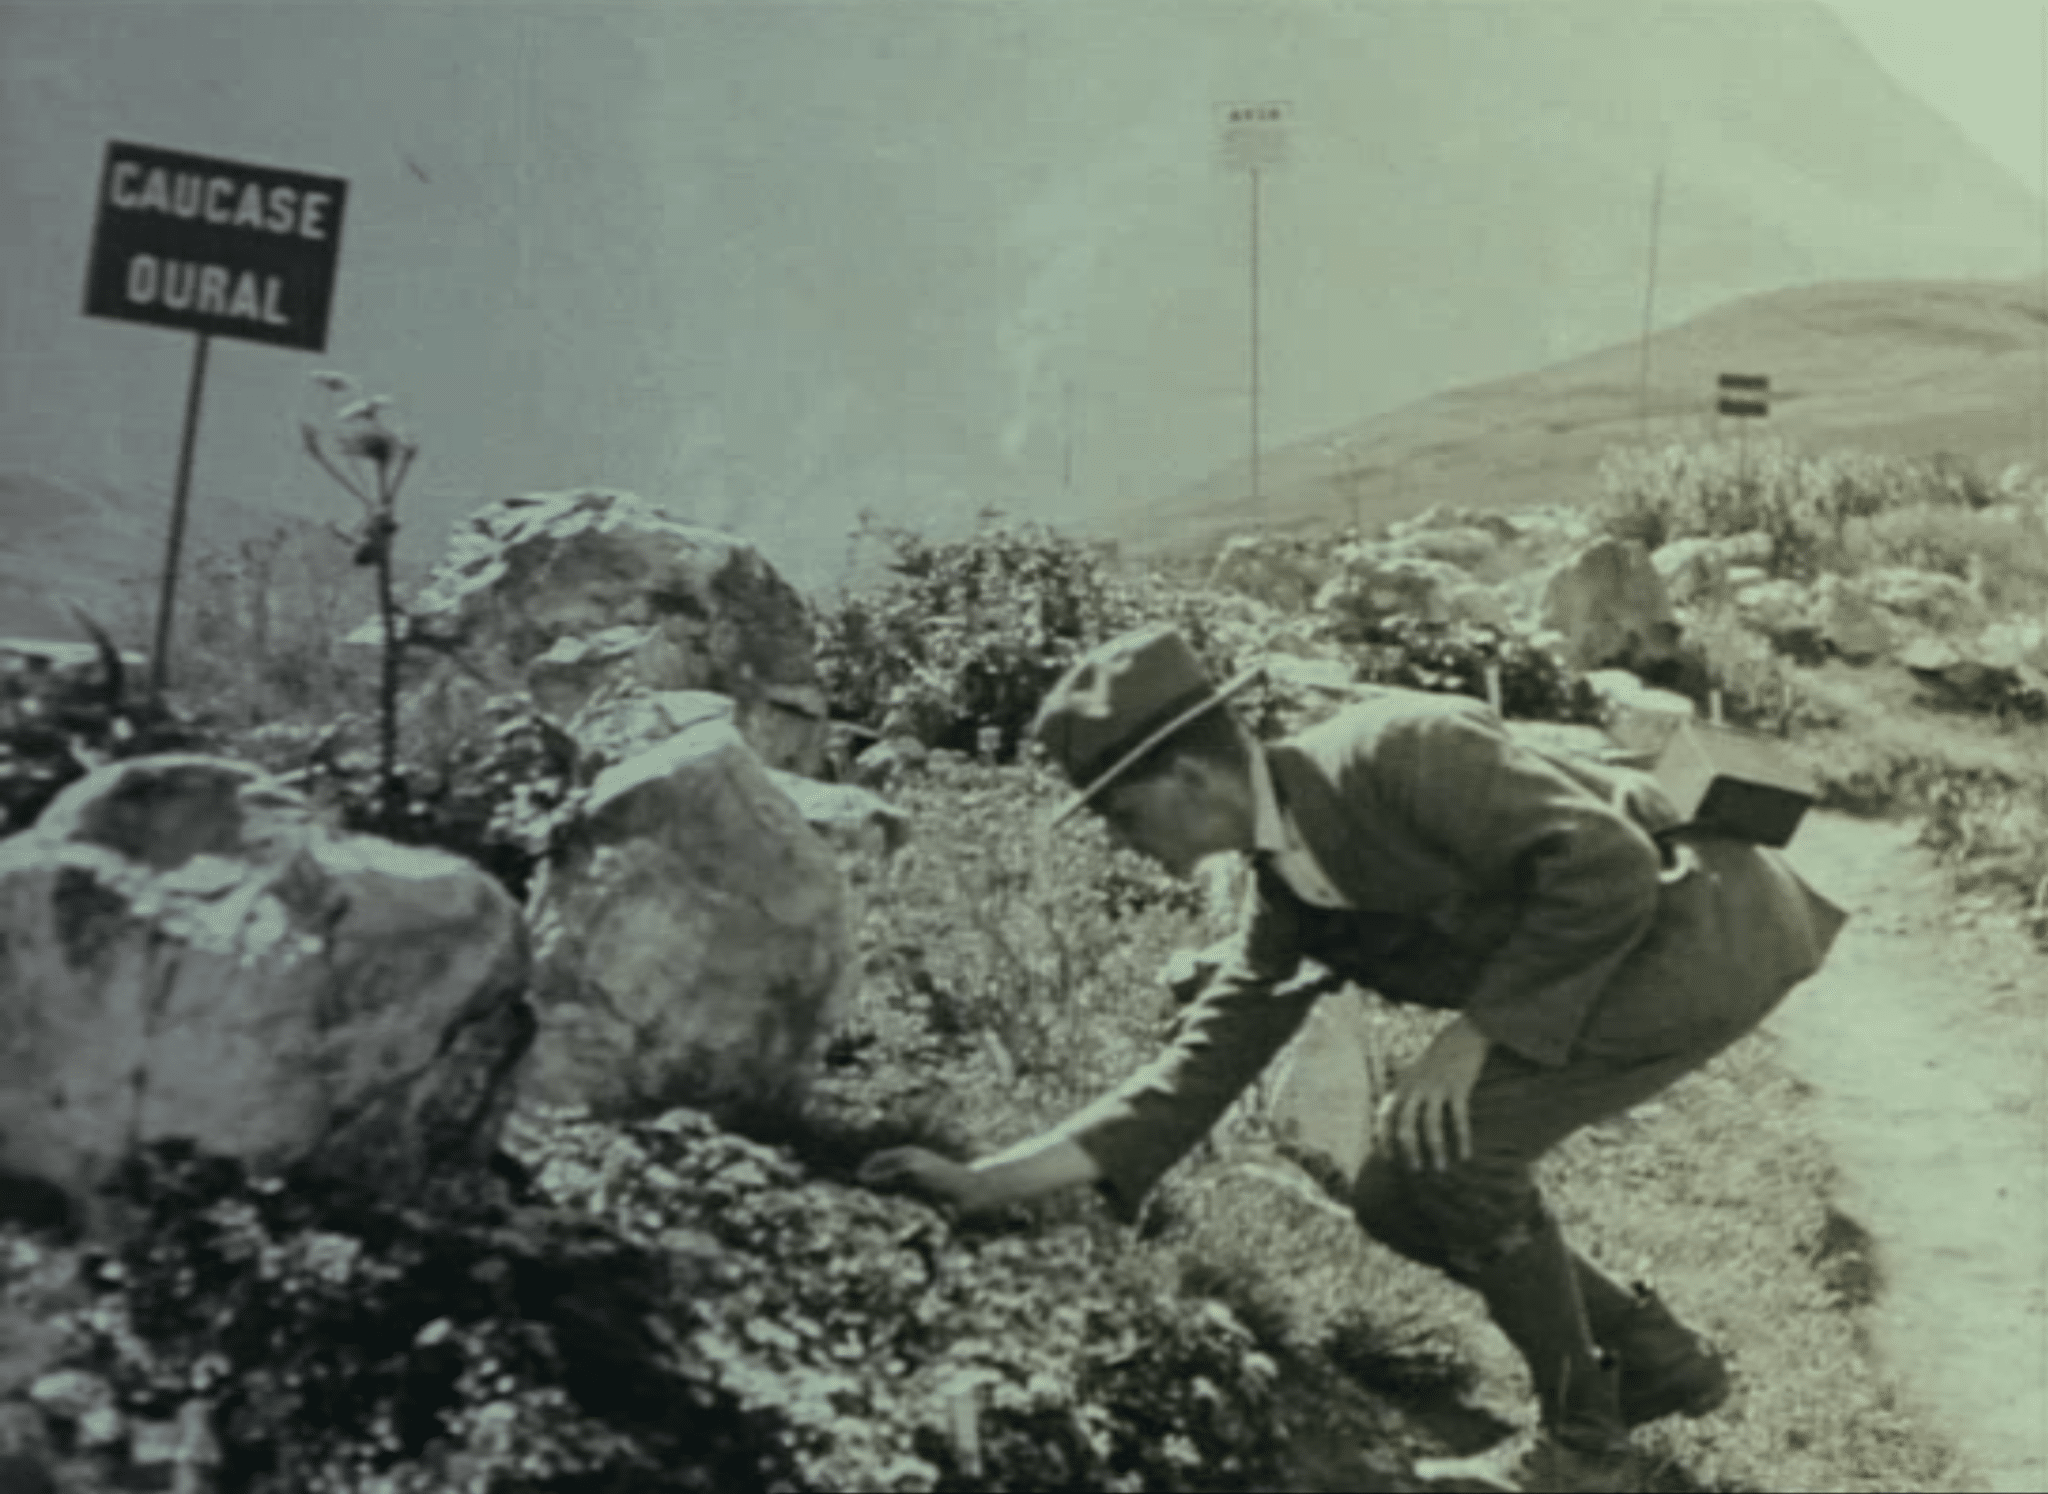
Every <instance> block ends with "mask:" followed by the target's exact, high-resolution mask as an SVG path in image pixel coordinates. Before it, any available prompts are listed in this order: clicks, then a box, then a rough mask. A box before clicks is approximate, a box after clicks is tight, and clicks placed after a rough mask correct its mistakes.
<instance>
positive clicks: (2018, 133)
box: [1762, 0, 2048, 191]
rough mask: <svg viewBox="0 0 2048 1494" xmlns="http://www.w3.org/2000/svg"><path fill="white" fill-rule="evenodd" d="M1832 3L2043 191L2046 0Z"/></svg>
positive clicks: (1912, 83) (1997, 156)
mask: <svg viewBox="0 0 2048 1494" xmlns="http://www.w3.org/2000/svg"><path fill="white" fill-rule="evenodd" d="M1762 3H1763V4H1764V5H1768V4H1769V3H1770V0H1762ZM1829 6H1830V8H1831V9H1832V10H1833V11H1834V12H1835V13H1836V14H1837V15H1838V16H1840V17H1841V18H1842V21H1843V22H1844V24H1846V25H1847V26H1848V27H1849V29H1850V30H1852V31H1854V32H1855V33H1856V36H1857V38H1858V39H1859V40H1860V41H1862V43H1863V45H1864V46H1865V47H1867V48H1869V49H1870V53H1871V55H1872V56H1874V57H1875V58H1876V59H1877V60H1878V62H1879V63H1880V64H1881V65H1882V66H1883V67H1884V68H1885V69H1886V70H1887V71H1889V72H1890V73H1891V74H1892V75H1893V76H1894V77H1896V78H1897V79H1898V80H1899V81H1900V82H1901V83H1903V84H1905V85H1906V86H1907V87H1908V88H1910V89H1912V90H1913V91H1914V92H1915V93H1917V94H1919V95H1920V96H1921V97H1922V98H1924V99H1926V100H1927V102H1928V103H1930V104H1932V105H1933V106H1934V107H1935V108H1936V109H1939V110H1940V111H1941V112H1942V113H1943V114H1946V115H1947V116H1948V117H1949V118H1950V119H1952V120H1954V121H1955V123H1956V125H1957V127H1958V128H1960V129H1961V130H1962V131H1963V133H1964V134H1966V135H1968V136H1969V137H1970V138H1971V140H1973V141H1974V142H1975V143H1976V144H1977V145H1978V146H1980V147H1981V148H1982V149H1983V150H1984V151H1985V152H1986V153H1987V154H1989V155H1990V156H1991V157H1992V159H1993V160H1995V161H1997V162H1998V163H1999V164H2000V165H2001V166H2003V167H2005V168H2006V169H2007V170H2008V171H2010V172H2012V173H2013V175H2015V176H2017V177H2018V178H2019V179H2020V180H2021V181H2022V182H2024V183H2026V184H2027V186H2028V187H2029V188H2031V189H2033V190H2035V191H2039V190H2040V182H2041V98H2042V91H2043V80H2042V42H2041V30H2042V24H2043V23H2042V16H2043V13H2044V11H2048V7H2044V6H2043V5H2041V4H2040V3H2039V0H1829Z"/></svg>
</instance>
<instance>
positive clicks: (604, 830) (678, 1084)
mask: <svg viewBox="0 0 2048 1494" xmlns="http://www.w3.org/2000/svg"><path fill="white" fill-rule="evenodd" d="M529 916H530V918H531V921H532V926H533V931H534V946H535V967H536V968H535V977H534V990H533V996H534V1003H535V1006H536V1008H537V1010H538V1013H539V1017H540V1034H539V1036H538V1038H537V1040H536V1042H535V1046H534V1057H533V1063H532V1067H531V1069H530V1071H529V1073H528V1075H527V1078H526V1079H525V1080H524V1081H523V1086H522V1089H523V1093H524V1094H525V1095H527V1096H529V1097H531V1098H533V1099H535V1100H539V1101H544V1102H547V1103H553V1104H580V1105H589V1106H591V1107H593V1109H595V1110H597V1111H598V1112H600V1113H605V1114H615V1115H625V1114H643V1113H644V1114H651V1113H655V1112H657V1111H659V1110H662V1109H664V1108H666V1107H668V1106H670V1105H675V1104H692V1105H698V1106H702V1107H705V1108H709V1109H713V1110H719V1111H729V1112H732V1111H742V1110H748V1109H773V1108H778V1107H781V1106H784V1105H787V1104H789V1103H792V1102H793V1101H794V1100H795V1099H796V1098H798V1097H799V1096H800V1095H801V1094H802V1092H803V1090H804V1089H805V1087H806V1084H807V1082H808V1078H809V1074H810V1065H811V1063H812V1060H813V1057H814V1055H815V1053H816V1051H817V1048H818V1046H819V1043H820V1040H821V1039H822V1038H823V1036H824V1035H825V1033H826V1031H827V1029H828V1028H829V1026H830V1023H831V1021H832V1018H833V1016H834V1013H835V1010H836V1006H837V1003H838V1001H839V1000H840V997H841V994H842V987H843V986H844V984H845V982H846V981H847V980H848V979H849V976H850V971H851V956H850V943H849V934H848V926H847V917H846V897H845V891H844V886H843V883H842V880H841V877H840V873H839V868H838V865H837V863H836V861H835V860H834V858H833V855H832V852H831V851H830V849H829V848H828V847H827V846H826V844H825V843H824V841H823V840H821V839H820V838H819V837H818V835H816V834H815V833H814V832H813V831H812V830H811V829H810V828H809V827H808V826H807V825H806V824H805V823H804V818H803V814H802V813H801V812H800V811H799V810H798V808H797V807H796V805H795V804H794V803H792V802H791V800H790V797H789V795H788V794H787V793H785V792H784V791H783V790H782V789H781V788H779V787H777V786H776V784H775V782H774V781H773V780H772V779H771V778H770V777H769V775H768V772H767V770H766V769H764V767H763V766H762V764H761V762H760V760H759V759H758V758H757V757H756V756H755V755H754V753H753V752H752V751H751V750H750V749H749V747H748V746H747V744H746V742H745V741H744V740H743V739H742V738H741V736H740V735H739V733H738V731H737V730H736V729H735V728H734V726H733V725H732V724H731V723H730V722H727V721H724V720H719V719H709V720H701V721H698V722H697V723H696V724H694V725H691V726H689V727H687V728H686V729H685V730H683V731H681V732H679V733H676V734H675V735H672V736H670V737H668V738H667V739H666V740H665V741H663V742H662V743H660V745H658V746H655V747H653V748H651V749H649V750H646V751H642V752H640V753H638V754H636V755H634V756H631V757H628V758H625V759H624V760H622V761H619V762H616V763H615V764H613V765H612V766H610V767H608V768H606V769H605V770H604V771H603V772H602V773H600V774H599V775H598V777H597V780H596V782H595V783H594V784H593V785H592V786H591V787H590V789H589V791H588V794H587V797H586V798H585V800H584V803H583V806H582V811H581V814H580V815H579V817H578V818H577V819H576V820H575V821H574V822H573V823H572V824H570V825H569V826H567V827H566V828H565V829H564V830H563V831H561V832H560V835H559V837H558V849H557V851H556V853H555V855H554V857H553V858H552V859H551V860H550V861H549V862H548V863H547V864H546V866H545V867H544V868H543V870H542V873H541V875H540V878H539V879H538V881H537V882H536V884H535V887H534V891H533V896H532V897H531V899H530V900H529Z"/></svg>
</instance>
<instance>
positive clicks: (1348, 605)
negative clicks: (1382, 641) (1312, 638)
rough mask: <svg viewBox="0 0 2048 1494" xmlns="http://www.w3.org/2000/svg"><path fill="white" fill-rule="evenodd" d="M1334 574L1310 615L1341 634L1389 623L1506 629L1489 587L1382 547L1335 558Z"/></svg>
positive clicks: (1354, 548) (1502, 607)
mask: <svg viewBox="0 0 2048 1494" xmlns="http://www.w3.org/2000/svg"><path fill="white" fill-rule="evenodd" d="M1337 565H1338V569H1337V573H1336V574H1335V575H1333V576H1332V577H1331V578H1330V579H1329V580H1328V581H1327V582H1325V583H1324V584H1323V587H1322V589H1321V590H1320V591H1318V592H1317V593H1316V599H1315V610H1316V611H1317V612H1319V613H1321V614H1323V615H1324V616H1325V617H1326V618H1327V619H1329V620H1330V621H1331V622H1332V623H1333V624H1334V625H1336V626H1337V627H1338V628H1339V629H1340V630H1341V629H1342V628H1343V627H1344V626H1346V625H1359V624H1363V625H1370V624H1373V623H1376V622H1380V621H1382V620H1384V619H1386V618H1390V617H1397V616H1398V617H1406V618H1412V619H1414V620H1416V621H1418V622H1427V623H1458V622H1470V623H1486V624H1490V625H1493V626H1505V625H1506V623H1507V621H1508V609H1507V605H1506V603H1505V602H1504V601H1503V600H1502V599H1501V597H1500V596H1499V595H1498V594H1497V593H1496V592H1495V591H1494V589H1493V588H1492V587H1490V586H1486V585H1483V584H1481V583H1480V582H1478V581H1475V580H1473V579H1472V577H1470V576H1469V575H1467V574H1466V573H1465V572H1464V571H1463V570H1461V569H1460V568H1459V567H1457V566H1455V565H1452V564H1451V563H1450V562H1448V561H1443V560H1426V559H1422V558H1420V557H1417V556H1414V555H1404V554H1401V553H1399V552H1398V551H1397V550H1394V549H1392V548H1390V547H1388V546H1385V545H1372V544H1352V545H1346V546H1344V547H1343V549H1341V550H1339V551H1338V552H1337Z"/></svg>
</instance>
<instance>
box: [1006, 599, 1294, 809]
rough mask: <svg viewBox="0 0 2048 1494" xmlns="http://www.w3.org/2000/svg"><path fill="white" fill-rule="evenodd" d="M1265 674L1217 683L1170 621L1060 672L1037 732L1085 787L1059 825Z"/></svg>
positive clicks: (1249, 672) (1250, 672)
mask: <svg viewBox="0 0 2048 1494" xmlns="http://www.w3.org/2000/svg"><path fill="white" fill-rule="evenodd" d="M1258 677H1259V671H1258V670H1257V669H1256V668H1253V669H1246V670H1243V671H1241V672H1240V673H1238V674H1236V675H1234V676H1232V677H1231V678H1230V679H1229V680H1227V681H1225V682H1224V683H1223V684H1222V685H1221V686H1216V685H1212V684H1211V683H1210V682H1209V677H1208V675H1207V674H1206V673H1204V671H1203V669H1202V663H1201V660H1199V659H1197V658H1196V657H1195V651H1194V650H1193V649H1191V648H1189V647H1188V644H1187V640H1186V639H1184V638H1182V637H1181V636H1180V634H1179V633H1177V632H1175V631H1174V630H1173V629H1172V628H1171V627H1169V626H1166V625H1164V624H1155V625H1153V626H1151V627H1145V628H1138V629H1135V630H1133V631H1132V632H1129V633H1124V634H1121V635H1120V636H1118V637H1115V638H1112V639H1110V640H1109V641H1108V642H1107V643H1103V644H1099V645H1097V646H1096V647H1095V648H1093V649H1091V650H1089V651H1088V652H1087V653H1085V654H1083V655H1082V656H1081V657H1080V658H1079V659H1077V660H1075V661H1074V663H1073V665H1072V667H1070V668H1069V669H1068V670H1067V672H1066V673H1065V674H1063V675H1061V676H1060V678H1059V680H1058V681H1057V683H1055V684H1054V685H1053V687H1052V689H1051V690H1049V691H1048V692H1046V697H1045V701H1044V703H1043V704H1042V705H1040V706H1039V708H1038V716H1037V718H1036V719H1035V720H1034V721H1033V722H1032V723H1031V735H1032V738H1033V740H1035V741H1036V742H1037V743H1038V745H1039V746H1040V747H1041V748H1043V749H1044V751H1045V753H1046V755H1047V756H1048V757H1050V758H1051V759H1052V760H1053V762H1055V763H1056V764H1058V765H1059V769H1060V771H1061V772H1062V773H1064V774H1065V775H1066V778H1067V782H1069V783H1071V784H1072V785H1074V787H1075V788H1076V789H1078V790H1079V792H1078V793H1077V794H1075V795H1074V797H1073V798H1072V799H1070V800H1068V801H1067V802H1066V803H1065V804H1063V805H1061V806H1060V808H1059V810H1058V811H1057V812H1056V813H1055V814H1054V815H1053V817H1052V823H1054V824H1057V823H1058V822H1059V821H1061V820H1064V819H1065V818H1067V816H1068V815H1071V814H1072V813H1073V812H1074V811H1075V810H1077V809H1079V808H1080V807H1081V806H1082V805H1084V804H1086V803H1087V802H1088V801H1089V800H1090V799H1093V798H1094V797H1095V796H1096V795H1097V794H1099V793H1101V792H1102V791H1103V790H1104V789H1105V788H1108V787H1109V786H1110V785H1111V784H1112V783H1114V782H1115V781H1116V780H1117V779H1118V778H1119V777H1121V776H1122V775H1123V774H1124V773H1126V772H1128V771H1129V770H1130V768H1131V767H1132V766H1133V765H1134V764H1136V763H1137V762H1138V761H1139V760H1140V759H1141V758H1143V757H1144V756H1145V755H1146V754H1147V753H1148V752H1150V751H1151V750H1152V749H1153V748H1154V747H1157V746H1158V745H1159V744H1160V743H1161V742H1163V741H1165V740H1166V739H1167V738H1168V737H1170V736H1172V735H1173V734H1174V733H1175V732H1177V731H1179V730H1180V729H1181V728H1182V727H1184V726H1186V725H1187V724H1188V723H1189V722H1190V721H1193V720H1194V719H1195V718H1196V717H1197V716H1199V715H1201V714H1202V713H1203V712H1204V711H1207V710H1211V709H1213V708H1214V707H1216V706H1219V705H1221V704H1222V703H1223V702H1224V701H1226V700H1228V699H1229V698H1230V697H1231V696H1233V695H1235V694H1236V693H1237V692H1238V691H1240V690H1242V689H1243V688H1244V687H1245V686H1246V685H1249V684H1250V683H1251V682H1252V681H1253V680H1255V679H1257V678H1258Z"/></svg>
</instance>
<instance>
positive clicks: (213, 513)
mask: <svg viewBox="0 0 2048 1494" xmlns="http://www.w3.org/2000/svg"><path fill="white" fill-rule="evenodd" d="M170 514H171V504H170V499H169V498H168V497H166V496H164V495H163V494H161V493H151V494H135V493H124V492H121V491H119V490H117V489H115V488H113V487H112V486H110V485H108V484H105V483H86V482H53V481H50V480H49V479H46V478H42V477H38V476H35V475H33V474H31V473H27V472H9V471H0V516H4V518H5V523H4V524H0V636H17V637H32V638H52V639H66V638H68V639H80V638H82V636H83V635H82V634H81V632H80V629H79V626H78V624H77V623H76V622H75V621H74V620H73V619H72V616H71V613H70V610H69V608H68V606H67V605H66V604H67V603H68V602H76V603H77V604H78V605H79V606H81V607H83V608H84V609H85V610H86V611H87V612H88V613H90V614H91V615H92V616H93V617H94V618H95V619H96V620H97V621H99V622H100V623H101V624H102V625H103V626H105V627H106V628H108V629H110V630H112V631H113V632H114V634H115V635H116V636H117V637H118V638H119V639H120V641H121V642H122V643H123V644H124V645H131V646H137V647H140V646H143V645H146V644H147V643H148V641H149V638H148V629H149V621H150V620H151V619H153V618H154V617H155V615H156V595H157V584H158V578H159V577H160V576H161V574H162V571H163V556H164V536H165V534H166V532H167V530H168V528H169V525H170ZM304 522H305V521H304V519H303V518H300V517H298V516H296V515H292V514H288V513H286V512H284V511H283V510H278V511H275V512H272V511H268V510H266V509H264V508H262V507H258V506H256V505H253V504H248V503H243V502H239V501H236V500H234V499H231V498H227V497H224V496H222V495H220V494H218V493H212V492H207V493H195V494H194V495H193V498H192V504H191V508H190V511H189V513H188V515H187V519H186V531H185V561H186V568H185V571H184V577H185V578H189V577H190V576H191V574H192V573H191V563H192V562H193V561H194V560H196V559H197V558H198V557H199V556H200V555H202V554H204V553H205V552H206V551H207V550H209V549H211V548H216V547H218V548H232V547H233V546H234V545H236V544H239V543H240V542H241V541H242V540H245V539H250V538H254V537H255V536H257V535H261V534H265V533H268V532H269V531H271V530H272V529H275V528H277V527H278V526H280V525H285V524H302V523H304ZM336 549H337V550H340V546H339V544H337V545H336ZM185 584H187V585H190V584H191V583H190V581H189V579H187V580H186V581H185Z"/></svg>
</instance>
